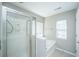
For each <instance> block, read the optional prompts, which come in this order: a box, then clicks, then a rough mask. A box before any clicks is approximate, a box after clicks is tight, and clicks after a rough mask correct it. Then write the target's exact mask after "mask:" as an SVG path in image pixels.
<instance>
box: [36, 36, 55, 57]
mask: <svg viewBox="0 0 79 59" xmlns="http://www.w3.org/2000/svg"><path fill="white" fill-rule="evenodd" d="M55 43H56V41H54V40H47V39H46V38H44V37H39V38H38V37H37V38H36V57H46V56H50V54H51V53H53V52H54V50H55V46H56V44H55Z"/></svg>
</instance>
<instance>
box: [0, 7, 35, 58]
mask: <svg viewBox="0 0 79 59" xmlns="http://www.w3.org/2000/svg"><path fill="white" fill-rule="evenodd" d="M7 12H12V13H16V14H20V15H22V16H25V17H28V18H29V19H30V32H29V33H30V36H29V57H32V50H31V49H32V21H33V20H34V21H35V56H36V18H35V17H32V16H26V15H25V14H24V13H23V12H20V11H16V10H13V9H10V8H9V10H8V9H7V7H5V6H3V7H2V21H1V28H2V30H1V31H2V39H1V42H2V43H1V54H2V56H3V57H7V39H6V38H7V37H6V35H7V33H6V16H7ZM35 56H34V57H35Z"/></svg>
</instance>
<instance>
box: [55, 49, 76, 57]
mask: <svg viewBox="0 0 79 59" xmlns="http://www.w3.org/2000/svg"><path fill="white" fill-rule="evenodd" d="M56 49H57V50H60V51H63V52H65V53H68V54H71V55H73V56H74V57H76V54H74V53H72V52H69V51H67V50H64V49H61V48H56Z"/></svg>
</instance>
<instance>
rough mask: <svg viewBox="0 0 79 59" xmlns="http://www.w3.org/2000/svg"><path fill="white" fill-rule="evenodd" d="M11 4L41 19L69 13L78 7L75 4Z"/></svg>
mask: <svg viewBox="0 0 79 59" xmlns="http://www.w3.org/2000/svg"><path fill="white" fill-rule="evenodd" d="M13 4H15V5H17V6H19V7H21V8H23V9H26V10H29V11H31V12H33V13H36V14H38V15H40V16H42V17H48V16H51V15H55V14H58V13H62V12H65V11H69V10H72V9H75V8H77V6H78V3H77V2H13Z"/></svg>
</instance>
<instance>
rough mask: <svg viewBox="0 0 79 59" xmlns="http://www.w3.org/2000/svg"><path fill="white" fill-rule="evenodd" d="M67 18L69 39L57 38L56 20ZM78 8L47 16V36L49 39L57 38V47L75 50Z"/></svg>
mask: <svg viewBox="0 0 79 59" xmlns="http://www.w3.org/2000/svg"><path fill="white" fill-rule="evenodd" d="M64 19H66V20H67V27H68V28H67V40H63V39H57V38H56V21H58V20H64ZM75 22H76V9H74V10H71V11H67V12H63V13H60V14H56V15H52V16H49V17H46V19H45V36H46V37H47V39H51V40H56V41H57V47H58V48H61V49H65V50H67V51H70V52H72V53H74V52H75V47H76V46H75V41H76V39H75V31H76V28H75V27H76V26H75V25H76V24H75Z"/></svg>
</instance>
